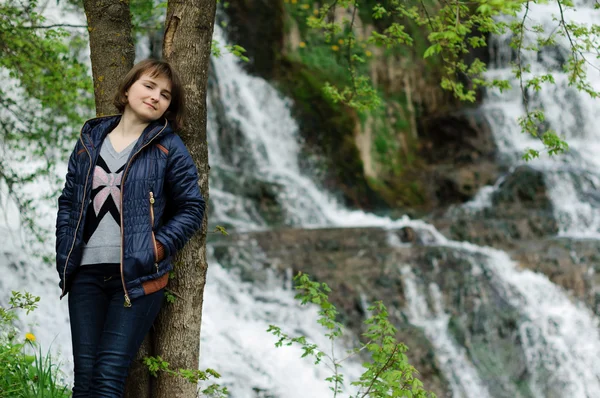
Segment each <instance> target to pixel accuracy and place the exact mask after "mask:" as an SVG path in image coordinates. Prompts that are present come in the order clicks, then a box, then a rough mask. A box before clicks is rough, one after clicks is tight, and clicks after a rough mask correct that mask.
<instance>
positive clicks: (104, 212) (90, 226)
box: [81, 137, 137, 265]
mask: <svg viewBox="0 0 600 398" xmlns="http://www.w3.org/2000/svg"><path fill="white" fill-rule="evenodd" d="M136 142H137V140H135V141H133V142H132V143H131V144H129V145H128V146H127V148H125V149H123V150H122V151H121V152H117V151H115V149H114V147H113V146H112V143H111V142H110V139H109V138H108V137H106V138H105V139H104V142H103V143H102V148H100V154H99V156H98V161H97V162H96V167H95V168H94V178H93V180H92V195H91V198H90V202H89V204H88V209H87V213H86V218H85V227H84V232H83V242H84V246H83V256H82V258H81V264H82V265H86V264H102V263H109V264H119V263H120V262H121V178H122V176H123V169H124V168H125V164H126V163H127V159H129V154H130V153H131V151H132V149H133V147H134V146H135V143H136Z"/></svg>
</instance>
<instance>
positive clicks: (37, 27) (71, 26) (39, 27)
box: [16, 23, 88, 29]
mask: <svg viewBox="0 0 600 398" xmlns="http://www.w3.org/2000/svg"><path fill="white" fill-rule="evenodd" d="M87 27H88V26H87V25H71V24H66V23H59V24H53V25H32V26H18V27H16V28H17V29H53V28H85V29H87Z"/></svg>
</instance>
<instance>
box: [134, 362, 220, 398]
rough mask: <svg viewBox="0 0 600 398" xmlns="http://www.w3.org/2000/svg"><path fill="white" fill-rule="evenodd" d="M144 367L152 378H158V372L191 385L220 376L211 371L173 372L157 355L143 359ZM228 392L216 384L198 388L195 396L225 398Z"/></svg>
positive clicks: (180, 370) (189, 370) (183, 370)
mask: <svg viewBox="0 0 600 398" xmlns="http://www.w3.org/2000/svg"><path fill="white" fill-rule="evenodd" d="M144 365H146V366H147V367H148V370H149V371H150V374H151V375H152V376H154V377H157V376H158V373H159V372H164V373H166V374H168V375H170V376H174V377H182V378H184V379H186V380H187V381H189V382H190V383H192V384H199V383H201V382H205V381H209V380H210V379H219V378H221V375H220V374H219V373H217V372H216V371H215V370H213V369H206V370H199V369H177V370H173V369H171V368H170V367H169V363H168V362H167V361H165V360H164V359H162V358H161V357H160V356H159V355H157V356H155V357H145V358H144ZM228 394H229V392H228V391H227V387H222V386H220V385H218V384H216V383H213V384H210V385H208V386H207V387H198V390H197V396H198V397H200V396H205V397H214V398H221V397H227V396H228Z"/></svg>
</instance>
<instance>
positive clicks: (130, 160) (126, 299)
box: [121, 120, 167, 307]
mask: <svg viewBox="0 0 600 398" xmlns="http://www.w3.org/2000/svg"><path fill="white" fill-rule="evenodd" d="M166 127H167V121H166V120H165V125H164V126H163V128H162V129H161V130H160V131H159V132H158V133H156V134H155V135H154V137H152V138H151V139H150V141H148V142H147V143H145V144H144V145H143V146H142V147H141V148H140V149H138V151H137V152H136V153H134V154H133V156H131V158H130V159H129V162H127V167H125V170H124V171H123V178H121V283H122V284H123V292H124V293H125V303H124V304H123V306H124V307H131V300H130V299H129V293H128V292H127V287H125V276H124V275H123V260H124V253H123V246H124V245H125V242H124V224H123V197H124V196H125V178H126V177H127V172H128V171H129V166H131V163H133V159H134V158H135V157H136V156H137V155H138V154H139V153H140V152H141V151H142V149H144V148H146V147H147V146H148V145H150V143H151V142H152V141H154V139H155V138H156V137H158V136H159V135H160V133H162V132H163V130H164V129H165V128H166Z"/></svg>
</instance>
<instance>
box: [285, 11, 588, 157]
mask: <svg viewBox="0 0 600 398" xmlns="http://www.w3.org/2000/svg"><path fill="white" fill-rule="evenodd" d="M554 1H555V2H556V4H557V6H558V7H557V9H558V14H557V15H556V17H555V20H556V26H555V27H554V28H553V29H551V30H550V31H545V30H544V28H543V27H541V26H539V25H533V23H532V22H531V19H528V18H527V16H528V12H529V7H530V5H531V4H536V3H547V0H538V1H530V0H527V1H525V0H505V1H497V0H476V1H473V2H471V1H465V0H451V1H444V2H431V1H426V0H412V1H402V0H380V1H376V0H328V1H325V2H317V1H315V0H286V3H287V7H288V10H289V12H290V13H291V15H292V16H293V17H294V18H296V19H297V20H298V21H300V22H299V25H300V26H301V27H306V28H305V29H300V32H301V35H302V36H303V39H304V38H305V39H306V42H302V43H303V44H304V46H302V45H301V48H300V49H299V50H298V51H299V52H300V53H305V54H306V53H309V52H310V51H316V52H318V51H320V49H319V46H320V45H321V44H325V45H331V44H333V46H332V47H334V48H335V51H336V53H338V54H340V55H342V57H331V59H332V60H337V62H338V64H339V66H342V67H344V68H345V69H346V70H347V71H346V75H347V77H348V79H346V80H349V82H348V81H344V79H336V80H333V79H332V80H327V81H326V82H325V83H324V85H323V90H324V92H325V94H326V95H327V96H328V97H329V98H331V99H332V100H333V101H336V102H342V103H345V104H347V105H349V106H351V107H354V108H356V109H359V110H362V111H364V110H366V109H375V108H377V106H378V105H379V104H380V103H381V100H380V99H379V95H378V93H377V91H376V90H374V89H373V86H372V82H371V81H370V78H369V74H368V72H365V68H364V66H365V62H366V61H368V58H369V56H370V55H369V53H370V51H369V50H368V48H369V47H370V46H375V47H380V48H383V49H386V50H397V53H399V54H403V53H408V52H407V51H406V49H407V48H413V49H414V48H415V46H416V49H417V50H418V56H419V57H421V58H422V59H424V60H425V61H427V62H428V63H434V64H435V65H436V70H437V71H438V73H441V76H440V85H441V87H442V88H443V89H445V90H448V91H450V92H451V93H453V95H454V96H455V97H456V98H458V99H460V100H462V101H467V102H474V101H476V99H477V93H478V90H480V89H481V88H493V87H494V88H497V89H500V90H506V89H508V88H510V87H511V83H510V81H508V80H500V79H492V80H489V79H485V78H484V73H485V72H486V65H485V63H484V62H482V61H481V60H480V59H478V58H475V57H470V56H469V55H470V54H472V53H473V51H474V50H476V49H478V48H482V47H485V46H487V37H488V36H489V35H493V34H503V33H506V32H510V33H511V37H512V42H511V46H512V47H513V48H514V49H515V51H516V54H517V61H516V62H515V63H514V74H515V77H516V78H517V79H518V80H519V82H520V89H521V90H522V92H523V97H524V104H525V115H524V116H523V118H522V119H521V120H520V126H521V128H522V129H523V131H524V132H526V133H528V134H531V135H532V136H533V137H536V138H539V139H540V141H541V142H542V143H543V144H544V146H545V148H546V151H547V152H548V153H550V154H559V153H562V152H564V151H566V150H568V145H567V144H566V143H565V142H564V140H562V139H561V138H560V137H559V136H558V134H557V133H556V132H554V131H552V130H550V129H547V128H545V125H544V124H543V123H542V121H543V110H542V109H531V108H530V105H529V103H528V100H527V94H530V93H532V92H538V91H540V90H541V89H542V87H543V86H545V85H549V84H554V78H553V75H552V71H542V72H541V73H540V74H539V75H536V74H533V73H532V72H531V66H530V65H528V64H525V63H524V62H523V61H522V54H523V52H525V51H540V50H541V49H542V48H543V47H549V46H554V45H556V41H557V39H558V38H566V39H567V40H568V42H569V43H570V52H571V54H570V56H569V58H568V59H567V61H566V62H565V65H564V72H565V73H566V74H567V76H568V84H569V86H571V87H574V88H576V89H577V90H579V91H582V92H585V93H587V94H588V95H590V96H591V97H592V98H597V97H598V96H599V94H600V93H599V92H598V91H597V90H595V89H594V87H593V86H592V85H591V84H590V82H589V79H588V77H587V65H586V64H589V62H588V60H587V59H586V55H587V54H590V53H597V52H598V51H599V50H600V48H599V43H598V41H597V39H596V38H597V37H598V33H599V32H600V26H599V25H596V24H592V25H586V24H584V23H578V22H575V21H571V20H568V19H567V18H566V15H567V11H569V10H573V9H574V3H573V2H572V1H571V0H554ZM519 14H521V15H522V18H519V19H518V20H517V19H516V16H517V15H519ZM357 16H358V17H357ZM359 18H360V19H362V22H363V23H371V24H373V25H374V26H375V29H373V30H372V31H369V33H368V35H367V36H366V37H362V38H359V37H357V33H360V32H361V29H359V28H358V27H357V26H358V19H359ZM507 20H511V21H512V22H507ZM526 31H528V32H530V33H532V32H533V33H534V34H535V35H536V38H537V40H536V43H535V44H533V45H531V44H528V45H525V44H524V32H526ZM423 38H426V41H425V42H424V41H423ZM338 43H339V45H338ZM304 57H305V58H307V57H308V55H304ZM538 155H539V152H538V151H535V150H529V151H528V152H527V153H526V154H525V156H524V157H525V158H526V159H530V158H532V157H536V156H538Z"/></svg>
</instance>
